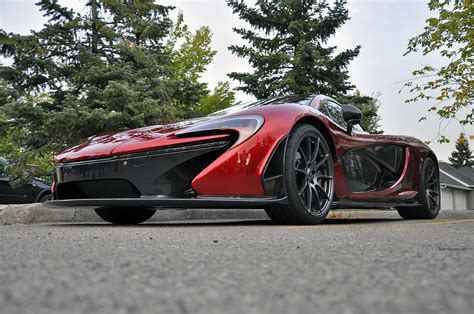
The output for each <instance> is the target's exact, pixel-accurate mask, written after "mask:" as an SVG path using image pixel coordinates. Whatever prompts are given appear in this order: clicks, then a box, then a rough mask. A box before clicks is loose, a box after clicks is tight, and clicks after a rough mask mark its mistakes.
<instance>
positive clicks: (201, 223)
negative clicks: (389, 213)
mask: <svg viewBox="0 0 474 314" xmlns="http://www.w3.org/2000/svg"><path fill="white" fill-rule="evenodd" d="M397 221H398V222H399V221H402V219H398V218H395V219H327V220H325V221H324V222H322V223H321V224H320V225H319V226H330V225H362V224H376V223H388V222H397ZM47 225H50V226H64V227H71V228H75V227H78V228H79V227H80V228H83V227H91V228H104V227H105V228H124V227H125V228H130V227H133V228H149V227H193V228H196V227H234V226H236V227H238V226H270V227H275V226H276V227H278V226H279V227H288V226H295V225H284V224H278V223H275V222H273V221H271V220H267V219H252V220H250V219H249V220H231V219H227V220H226V219H222V220H216V221H209V220H194V221H155V222H147V223H143V224H140V225H113V224H109V223H102V222H96V223H95V222H94V223H88V222H85V223H77V222H72V223H53V224H47Z"/></svg>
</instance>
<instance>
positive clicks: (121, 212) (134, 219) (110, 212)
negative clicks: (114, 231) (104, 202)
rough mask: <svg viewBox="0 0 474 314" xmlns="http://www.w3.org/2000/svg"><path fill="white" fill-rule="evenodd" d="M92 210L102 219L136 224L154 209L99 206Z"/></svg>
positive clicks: (150, 215)
mask: <svg viewBox="0 0 474 314" xmlns="http://www.w3.org/2000/svg"><path fill="white" fill-rule="evenodd" d="M94 211H95V212H96V214H97V215H98V216H99V217H100V218H102V219H103V220H105V221H107V222H110V223H113V224H116V225H137V224H140V223H142V222H145V221H147V220H148V219H150V218H151V217H152V216H153V215H154V214H155V210H153V209H149V208H141V207H101V208H96V209H94Z"/></svg>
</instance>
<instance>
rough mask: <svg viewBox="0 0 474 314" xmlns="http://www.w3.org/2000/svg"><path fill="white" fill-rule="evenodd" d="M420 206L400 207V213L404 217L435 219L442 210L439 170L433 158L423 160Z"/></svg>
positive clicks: (419, 194) (398, 209) (419, 196)
mask: <svg viewBox="0 0 474 314" xmlns="http://www.w3.org/2000/svg"><path fill="white" fill-rule="evenodd" d="M417 200H418V202H419V203H420V205H419V206H413V207H399V208H397V211H398V213H399V214H400V216H402V218H404V219H434V218H436V216H438V213H439V210H440V200H441V198H440V187H439V170H438V167H437V166H436V163H435V161H434V160H433V159H431V158H426V159H425V161H424V162H423V167H422V170H421V178H420V191H419V192H418V198H417Z"/></svg>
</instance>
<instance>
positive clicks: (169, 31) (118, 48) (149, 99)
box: [0, 0, 215, 171]
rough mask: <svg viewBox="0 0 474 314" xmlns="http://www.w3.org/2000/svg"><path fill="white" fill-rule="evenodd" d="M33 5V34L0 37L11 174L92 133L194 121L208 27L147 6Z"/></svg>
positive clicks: (108, 0)
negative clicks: (193, 26) (36, 18)
mask: <svg viewBox="0 0 474 314" xmlns="http://www.w3.org/2000/svg"><path fill="white" fill-rule="evenodd" d="M37 5H38V6H39V8H40V10H41V11H42V12H43V14H44V16H45V17H47V18H48V22H47V23H46V24H45V25H44V27H43V29H41V30H40V31H32V32H31V34H29V35H26V36H23V35H18V34H13V33H7V32H6V31H4V30H0V55H1V56H3V57H5V58H11V60H12V61H13V62H12V64H11V65H9V66H1V65H0V117H3V118H2V119H0V136H2V135H5V137H4V138H3V139H4V140H3V141H2V142H0V154H4V155H8V156H7V157H8V158H10V159H13V161H14V165H15V166H17V167H16V169H17V171H23V170H24V169H25V166H26V164H28V163H30V162H31V161H35V160H47V161H50V160H51V158H52V155H53V152H58V151H60V150H62V149H63V148H64V147H65V146H68V145H71V144H73V143H75V142H77V141H79V140H81V139H83V138H86V137H88V136H90V135H93V134H97V133H102V132H107V131H120V130H125V129H129V128H136V127H142V126H146V125H152V124H161V123H167V122H172V121H175V120H176V119H181V118H185V117H190V116H193V115H196V113H195V111H196V106H197V105H198V103H199V101H200V99H201V98H203V97H204V96H206V95H207V94H208V93H209V91H208V90H207V85H206V84H203V83H200V82H199V80H198V79H199V78H200V74H201V73H202V72H203V71H204V70H205V66H206V65H207V64H209V63H210V61H211V60H212V57H213V56H214V54H215V52H214V51H212V50H211V49H210V48H209V47H210V40H211V33H210V31H209V29H208V28H201V29H199V30H198V31H197V32H195V33H191V32H190V31H189V30H187V27H186V26H185V25H184V23H183V19H182V15H180V17H179V18H178V21H177V22H176V23H173V22H172V20H171V19H170V18H169V12H170V10H172V9H173V7H169V6H163V5H160V4H157V3H155V1H153V0H141V1H134V0H125V1H115V0H88V1H87V3H86V9H84V10H82V11H81V12H80V13H79V12H74V11H73V10H71V9H69V8H67V7H64V6H61V5H59V4H58V3H57V1H55V0H41V1H39V2H38V3H37ZM176 30H178V31H177V32H176ZM178 42H179V43H178ZM7 138H8V141H7V140H6V139H7ZM10 141H12V142H10ZM12 145H13V146H14V147H16V148H17V149H15V150H9V149H8V147H10V146H12ZM2 148H3V149H2ZM13 152H15V153H13ZM18 152H21V153H20V154H18ZM35 164H44V163H38V162H35ZM45 170H46V171H49V169H45Z"/></svg>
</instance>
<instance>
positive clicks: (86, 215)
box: [0, 204, 474, 225]
mask: <svg viewBox="0 0 474 314" xmlns="http://www.w3.org/2000/svg"><path fill="white" fill-rule="evenodd" d="M439 217H440V218H444V219H467V218H474V210H471V211H469V210H466V211H454V210H447V211H442V212H441V213H440V216H439ZM329 218H330V219H400V216H399V215H398V213H397V212H396V211H394V210H335V211H331V212H330V215H329ZM214 219H237V220H239V219H258V220H262V219H265V220H266V219H268V216H267V215H266V214H265V211H263V210H262V209H185V210H177V209H169V210H158V211H157V212H156V214H155V215H154V216H153V217H152V218H151V219H150V222H160V221H177V220H181V221H182V220H214ZM53 222H78V223H79V222H102V220H100V218H99V217H98V216H97V215H96V214H95V213H94V211H93V210H92V209H89V208H55V207H49V206H47V205H45V204H25V205H0V225H11V224H35V223H53Z"/></svg>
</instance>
